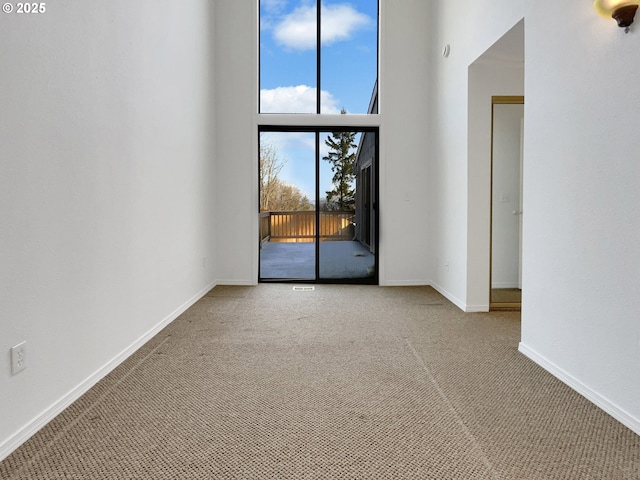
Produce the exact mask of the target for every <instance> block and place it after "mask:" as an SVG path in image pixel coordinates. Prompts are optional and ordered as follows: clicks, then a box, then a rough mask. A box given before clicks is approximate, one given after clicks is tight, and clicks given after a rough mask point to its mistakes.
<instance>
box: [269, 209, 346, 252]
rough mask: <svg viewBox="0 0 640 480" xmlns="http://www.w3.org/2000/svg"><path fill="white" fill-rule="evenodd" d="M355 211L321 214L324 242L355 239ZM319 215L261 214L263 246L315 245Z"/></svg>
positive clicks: (296, 213)
mask: <svg viewBox="0 0 640 480" xmlns="http://www.w3.org/2000/svg"><path fill="white" fill-rule="evenodd" d="M354 217H355V213H354V212H320V241H327V240H352V239H353V236H354V229H353V219H354ZM315 237H316V212H315V211H294V212H263V213H261V214H260V243H261V244H262V243H264V242H313V241H314V239H315Z"/></svg>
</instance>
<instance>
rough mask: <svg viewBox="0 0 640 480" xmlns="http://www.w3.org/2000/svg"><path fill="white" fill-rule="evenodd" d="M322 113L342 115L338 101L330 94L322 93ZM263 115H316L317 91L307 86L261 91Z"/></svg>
mask: <svg viewBox="0 0 640 480" xmlns="http://www.w3.org/2000/svg"><path fill="white" fill-rule="evenodd" d="M320 105H321V111H322V113H325V114H326V113H328V114H331V113H336V114H337V113H340V108H339V107H338V99H336V98H335V97H334V96H333V95H331V93H330V92H327V91H326V90H322V91H321V93H320ZM260 112H261V113H316V89H315V87H309V86H307V85H297V86H293V87H277V88H273V89H270V90H268V89H262V90H260Z"/></svg>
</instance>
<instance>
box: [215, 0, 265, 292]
mask: <svg viewBox="0 0 640 480" xmlns="http://www.w3.org/2000/svg"><path fill="white" fill-rule="evenodd" d="M215 3H216V23H215V26H214V33H215V45H216V50H215V53H216V57H215V58H216V95H215V99H216V121H217V123H216V136H217V138H218V141H217V143H216V168H217V181H216V202H217V204H218V205H219V206H220V208H219V209H218V212H217V220H218V223H219V226H220V228H219V230H218V236H217V239H216V241H217V245H218V257H217V263H216V266H217V272H216V273H217V277H216V278H217V281H218V283H221V284H240V285H251V284H254V283H256V282H257V280H258V260H257V259H258V250H257V249H258V205H259V200H258V153H257V152H258V150H257V148H258V147H257V141H258V129H257V126H256V121H255V118H256V114H257V104H258V100H257V98H258V97H257V89H258V86H257V45H258V43H257V28H258V27H257V25H258V23H257V22H258V21H257V1H256V0H216V2H215Z"/></svg>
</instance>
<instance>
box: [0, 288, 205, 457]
mask: <svg viewBox="0 0 640 480" xmlns="http://www.w3.org/2000/svg"><path fill="white" fill-rule="evenodd" d="M215 286H216V283H215V282H212V283H210V284H209V285H207V286H206V287H205V288H203V289H202V290H200V291H199V292H198V293H196V294H195V295H194V296H192V297H191V298H190V299H188V300H187V301H186V302H184V303H183V304H182V305H180V306H179V307H178V308H176V309H175V310H174V311H173V312H171V313H170V314H169V315H167V316H166V317H165V318H163V319H162V320H161V321H160V322H159V323H158V324H157V325H156V326H154V327H153V328H151V329H150V330H148V331H147V332H146V333H145V334H144V335H142V336H141V337H140V338H138V339H137V340H136V341H135V342H133V343H132V344H131V345H129V346H128V347H127V348H125V349H124V350H123V351H122V352H120V353H119V354H118V355H116V356H115V357H114V358H113V359H111V360H110V361H109V362H107V363H106V364H105V365H104V366H102V367H101V368H99V369H98V370H97V371H96V372H94V373H93V374H92V375H90V376H89V377H88V378H87V379H85V380H84V381H83V382H81V383H80V384H79V385H78V386H76V387H75V388H74V389H73V390H71V391H70V392H68V393H67V394H66V395H64V396H63V397H62V398H60V399H59V400H57V401H56V402H55V403H54V404H53V405H51V406H50V407H49V408H47V409H46V410H44V411H43V412H42V413H40V414H39V415H37V416H36V417H35V418H34V419H33V420H31V421H30V422H29V423H27V424H26V425H25V426H24V427H22V428H21V429H19V430H18V431H17V432H16V433H15V434H13V435H12V436H10V437H9V438H8V439H7V440H5V441H4V442H2V443H1V444H0V461H2V460H4V459H5V458H7V457H8V456H9V455H10V454H11V453H12V452H13V451H14V450H16V449H17V448H18V447H19V446H20V445H22V444H23V443H24V442H26V441H27V440H29V438H31V437H32V436H33V435H34V434H36V433H37V432H38V431H39V430H40V429H41V428H43V427H44V426H45V425H46V424H47V423H49V422H50V421H51V420H53V419H54V418H55V417H56V416H58V415H59V414H60V413H62V411H63V410H64V409H66V408H67V407H69V406H70V405H71V404H72V403H73V402H75V401H76V400H77V399H78V398H80V397H81V396H82V395H84V394H85V393H86V392H87V391H88V390H89V389H90V388H91V387H93V386H94V385H95V384H96V383H98V382H99V381H100V380H102V379H103V378H104V377H105V376H107V375H108V374H109V373H110V372H111V371H112V370H113V369H115V368H116V367H117V366H118V365H120V364H121V363H122V362H124V361H125V360H126V359H127V358H129V357H130V356H131V355H132V354H133V353H135V352H136V351H137V350H138V349H139V348H140V347H142V346H143V345H144V344H145V343H147V342H148V341H149V340H150V339H151V338H153V337H154V336H155V335H156V334H157V333H158V332H160V330H162V329H163V328H164V327H166V326H167V325H169V324H170V323H171V322H172V321H174V320H175V319H176V318H178V316H180V315H181V314H182V313H184V312H185V311H186V310H187V309H188V308H189V307H191V306H192V305H193V304H194V303H196V302H197V301H198V300H200V299H201V298H202V297H203V296H204V295H205V294H206V293H207V292H208V291H209V290H211V289H212V288H213V287H215Z"/></svg>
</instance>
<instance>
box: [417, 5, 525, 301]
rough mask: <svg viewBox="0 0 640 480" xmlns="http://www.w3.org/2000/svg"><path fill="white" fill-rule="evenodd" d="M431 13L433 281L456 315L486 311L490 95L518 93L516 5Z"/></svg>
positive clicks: (518, 22)
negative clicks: (435, 21) (446, 51)
mask: <svg viewBox="0 0 640 480" xmlns="http://www.w3.org/2000/svg"><path fill="white" fill-rule="evenodd" d="M432 9H433V14H434V15H437V16H438V17H439V18H440V19H441V20H440V22H439V23H438V24H437V28H436V31H435V38H434V42H433V45H432V47H431V49H430V51H429V52H428V53H429V55H430V59H431V62H432V64H433V66H434V72H433V75H432V77H431V81H430V82H429V83H430V84H431V85H433V90H432V96H433V101H432V105H433V115H434V117H435V118H434V119H433V120H432V124H433V140H432V141H433V146H432V156H433V160H432V163H431V164H430V167H429V168H430V172H431V174H430V176H429V177H430V183H429V190H430V200H429V203H430V205H431V206H432V215H431V216H430V221H431V222H432V225H431V229H430V231H431V234H432V241H431V246H432V255H433V260H432V261H433V268H432V272H433V282H432V283H433V286H434V287H435V288H436V289H438V290H439V291H440V292H441V293H443V294H444V295H445V296H446V297H447V298H449V300H451V301H452V302H454V303H455V304H456V305H458V306H459V307H460V308H462V309H463V310H466V311H486V310H487V309H488V306H489V290H490V288H489V267H490V260H489V251H490V245H489V242H490V230H489V225H490V185H491V96H492V95H522V94H523V88H524V85H523V84H524V68H523V63H522V52H521V51H520V53H519V55H520V58H519V57H518V47H519V46H520V50H521V49H522V48H521V46H522V43H523V30H524V24H523V23H522V22H521V19H522V17H523V15H524V9H523V2H522V1H501V2H500V1H496V0H494V1H484V2H472V3H471V4H469V2H466V1H462V0H452V1H447V2H432ZM503 36H506V37H508V38H507V41H506V42H503V41H502V37H503ZM518 42H520V43H519V44H518ZM445 44H449V45H450V46H451V51H450V55H449V57H448V58H444V57H443V56H442V54H441V52H442V47H443V46H444V45H445Z"/></svg>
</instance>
